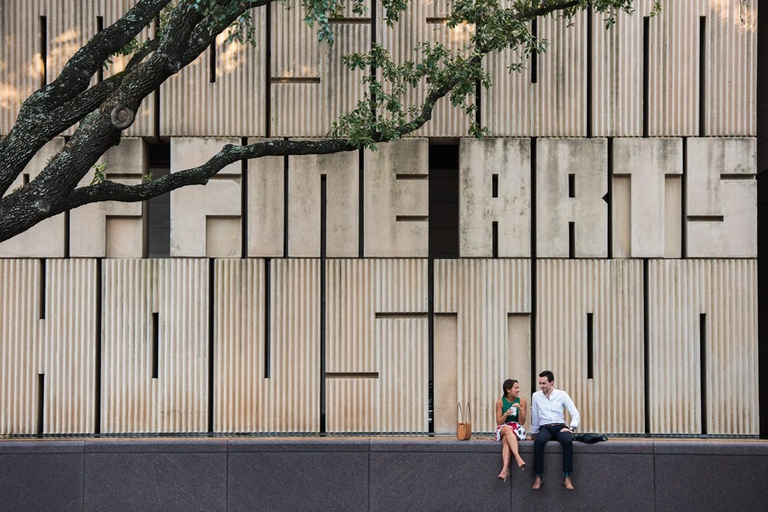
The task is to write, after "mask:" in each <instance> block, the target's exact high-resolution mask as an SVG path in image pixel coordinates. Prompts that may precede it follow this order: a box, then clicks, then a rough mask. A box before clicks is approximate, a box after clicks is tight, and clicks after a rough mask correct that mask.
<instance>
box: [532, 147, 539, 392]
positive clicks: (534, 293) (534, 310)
mask: <svg viewBox="0 0 768 512" xmlns="http://www.w3.org/2000/svg"><path fill="white" fill-rule="evenodd" d="M536 208H537V206H536V137H532V138H531V387H532V388H535V386H536V382H537V381H536V313H537V309H538V308H537V307H536V301H537V300H538V295H537V288H536V286H537V284H538V282H537V278H536Z"/></svg>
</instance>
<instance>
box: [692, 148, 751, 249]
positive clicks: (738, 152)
mask: <svg viewBox="0 0 768 512" xmlns="http://www.w3.org/2000/svg"><path fill="white" fill-rule="evenodd" d="M756 174H757V144H756V140H755V139H751V138H750V139H746V138H745V139H688V170H687V176H686V179H687V189H686V212H685V214H686V243H687V247H688V257H691V258H754V257H756V256H757V181H756V179H755V175H756Z"/></svg>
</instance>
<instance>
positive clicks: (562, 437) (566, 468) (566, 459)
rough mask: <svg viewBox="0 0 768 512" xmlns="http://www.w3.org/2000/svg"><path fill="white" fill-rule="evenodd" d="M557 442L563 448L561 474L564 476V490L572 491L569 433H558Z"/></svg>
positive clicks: (571, 444) (571, 439)
mask: <svg viewBox="0 0 768 512" xmlns="http://www.w3.org/2000/svg"><path fill="white" fill-rule="evenodd" d="M557 441H558V442H559V443H560V444H561V445H562V447H563V473H564V474H565V480H563V485H565V487H566V489H573V483H571V473H573V437H572V436H571V433H570V432H558V433H557Z"/></svg>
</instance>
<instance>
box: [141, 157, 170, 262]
mask: <svg viewBox="0 0 768 512" xmlns="http://www.w3.org/2000/svg"><path fill="white" fill-rule="evenodd" d="M170 172H171V145H170V144H165V143H150V144H149V173H150V174H151V175H152V179H153V180H157V179H159V178H162V177H163V176H167V175H168V174H170ZM145 208H146V212H147V254H148V257H149V258H168V257H170V255H171V194H170V193H165V194H162V195H160V196H157V197H153V198H151V199H149V200H147V201H146V203H145Z"/></svg>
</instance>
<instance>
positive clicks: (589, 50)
mask: <svg viewBox="0 0 768 512" xmlns="http://www.w3.org/2000/svg"><path fill="white" fill-rule="evenodd" d="M592 37H593V36H592V2H591V1H590V2H589V7H588V8H587V98H586V100H587V105H586V107H587V138H590V137H592Z"/></svg>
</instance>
